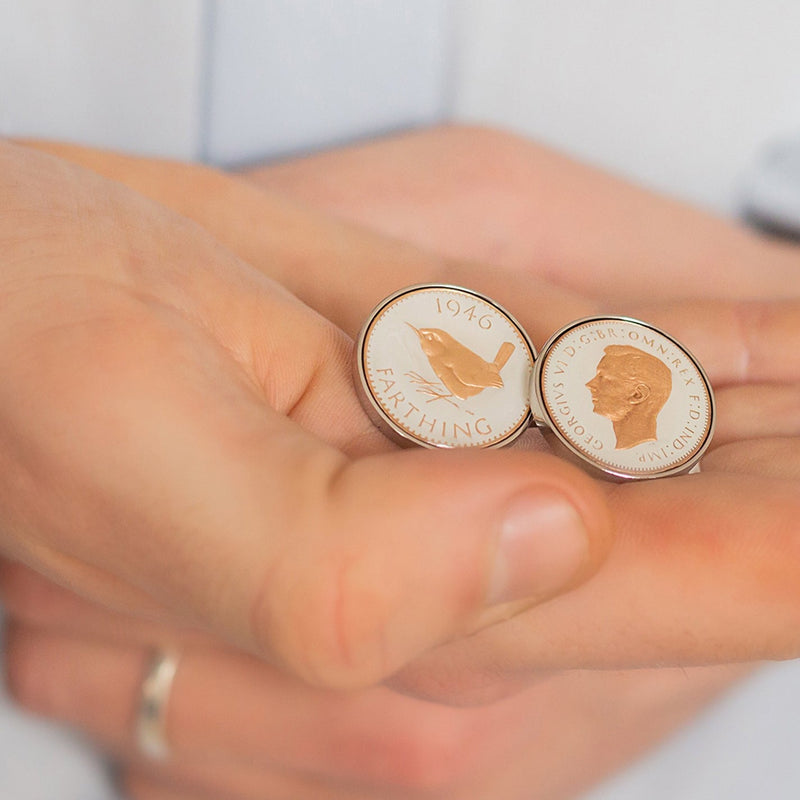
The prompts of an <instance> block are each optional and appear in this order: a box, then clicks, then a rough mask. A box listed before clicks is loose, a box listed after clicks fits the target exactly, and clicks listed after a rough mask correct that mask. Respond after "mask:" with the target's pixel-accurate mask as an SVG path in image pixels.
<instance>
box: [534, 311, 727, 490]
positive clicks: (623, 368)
mask: <svg viewBox="0 0 800 800" xmlns="http://www.w3.org/2000/svg"><path fill="white" fill-rule="evenodd" d="M531 406H532V412H533V417H534V421H535V422H536V424H537V425H539V426H541V427H543V428H544V429H545V430H546V431H547V432H548V433H549V437H548V438H549V439H550V440H551V442H552V443H554V445H555V448H556V449H557V450H560V451H561V453H562V454H563V455H567V456H568V457H571V458H573V459H577V460H578V461H579V462H580V463H581V464H582V465H583V466H587V467H588V468H589V470H590V471H591V472H593V473H594V474H596V475H598V476H600V477H605V478H611V479H614V480H629V479H642V478H644V479H646V478H660V477H667V476H672V475H679V474H683V473H685V472H689V471H691V470H692V469H693V468H695V467H696V465H697V464H698V462H699V460H700V457H701V456H702V454H703V452H704V451H705V450H706V448H707V447H708V445H709V443H710V442H711V437H712V435H713V430H714V394H713V391H712V389H711V384H710V382H709V380H708V378H707V376H706V374H705V372H704V371H703V368H702V367H701V366H700V364H699V363H698V362H697V360H696V359H695V358H694V356H692V354H691V353H690V352H689V351H688V350H687V349H686V348H685V347H684V346H683V345H681V344H680V343H679V342H677V341H676V340H675V339H673V338H672V337H671V336H669V334H667V333H665V332H664V331H661V330H659V329H658V328H655V327H653V326H652V325H649V324H647V323H644V322H640V321H638V320H634V319H630V318H628V317H590V318H587V319H582V320H577V321H575V322H572V323H570V324H569V325H567V326H566V327H564V328H562V329H561V330H560V331H558V332H557V333H556V334H554V335H553V336H552V337H551V338H550V340H549V341H548V342H547V343H546V344H545V346H544V348H543V349H542V353H541V355H540V356H539V358H538V360H537V362H536V366H535V368H534V372H533V378H532V385H531Z"/></svg>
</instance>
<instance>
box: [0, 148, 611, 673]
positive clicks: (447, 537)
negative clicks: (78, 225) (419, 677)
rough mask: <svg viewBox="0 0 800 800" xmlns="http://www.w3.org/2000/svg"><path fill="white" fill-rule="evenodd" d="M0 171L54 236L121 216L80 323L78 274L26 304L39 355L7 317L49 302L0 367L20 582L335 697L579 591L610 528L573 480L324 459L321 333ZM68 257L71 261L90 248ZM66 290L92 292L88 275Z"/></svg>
mask: <svg viewBox="0 0 800 800" xmlns="http://www.w3.org/2000/svg"><path fill="white" fill-rule="evenodd" d="M4 152H6V151H4ZM6 157H7V160H8V161H9V163H10V164H11V166H12V167H14V168H16V169H17V172H18V173H19V175H21V176H23V177H26V176H27V177H29V178H30V179H31V181H32V183H26V184H25V191H24V193H23V194H24V196H23V197H20V198H18V199H19V200H20V202H23V203H29V204H32V205H31V208H32V209H33V210H36V209H38V208H39V206H38V205H37V203H38V202H39V200H38V194H37V192H36V191H34V188H35V183H36V181H37V180H38V181H44V182H45V184H46V187H45V188H47V190H48V192H49V194H48V196H53V197H55V198H59V197H60V196H61V195H60V194H58V193H57V192H54V187H56V188H57V187H58V185H60V184H59V183H58V182H59V181H63V182H64V188H65V192H66V196H67V198H68V201H67V200H65V201H64V202H65V203H66V204H67V206H68V208H65V209H64V215H65V216H67V217H69V218H72V217H74V215H75V213H76V212H75V209H74V207H73V206H77V207H78V208H80V207H81V205H80V204H81V203H84V202H85V203H87V204H89V205H90V206H91V208H90V210H91V212H92V214H94V215H97V214H100V211H98V209H97V206H98V200H97V197H100V198H105V202H106V203H108V204H110V205H112V206H113V207H114V208H115V209H116V211H117V214H119V215H122V216H125V215H127V217H126V219H127V222H126V224H125V235H124V237H122V239H121V240H120V241H122V242H124V247H123V250H122V254H121V255H120V256H119V259H118V260H119V264H120V265H119V266H118V267H117V268H115V269H114V270H113V271H112V277H113V280H112V281H111V283H112V284H113V285H112V286H109V285H108V281H100V282H99V287H100V288H98V289H97V292H98V295H97V298H96V299H97V301H98V302H100V308H101V310H102V313H101V317H102V318H101V319H100V320H99V321H98V320H97V319H95V317H94V316H92V315H94V314H95V313H97V312H96V311H95V310H94V308H95V304H94V303H92V304H89V305H91V306H92V309H91V310H90V311H87V303H88V301H87V283H84V282H83V278H84V276H83V275H82V273H79V276H80V280H81V283H80V287H81V291H79V292H78V291H76V292H75V293H74V296H73V293H71V292H65V291H63V290H62V291H58V292H56V291H54V290H52V291H50V293H49V294H46V296H45V297H44V299H42V300H41V302H40V304H41V305H42V307H43V308H47V310H48V316H47V317H46V318H47V319H48V320H50V315H53V316H54V317H55V319H57V320H59V322H63V324H62V327H61V329H60V330H59V336H58V337H49V336H44V335H41V334H40V332H39V329H38V328H37V327H36V326H37V325H38V322H37V321H36V320H37V319H38V320H40V319H41V318H42V317H41V314H42V313H44V311H43V308H40V309H39V313H38V314H37V315H33V314H32V313H26V311H30V305H29V304H30V303H31V302H33V299H34V298H36V299H37V300H38V299H39V298H40V294H39V292H41V291H46V290H48V287H49V286H50V284H49V282H48V281H45V282H39V283H38V285H37V286H36V287H34V286H33V283H31V284H28V283H25V284H24V286H23V289H24V291H22V290H21V291H19V292H18V293H17V295H16V296H15V300H16V302H17V303H18V308H17V311H18V313H19V317H20V319H21V320H23V321H24V322H25V324H24V325H20V326H19V327H16V328H13V330H12V329H11V327H9V328H8V330H6V331H4V334H5V336H6V337H7V338H6V340H5V344H7V345H8V349H7V350H6V351H5V352H8V353H15V354H16V353H27V354H29V356H28V357H27V358H24V359H23V358H9V359H8V363H7V364H6V371H5V372H4V375H5V381H6V385H8V386H13V387H14V390H13V392H10V391H7V392H6V393H5V395H4V398H3V400H4V403H5V406H4V419H5V421H6V424H7V427H8V430H11V431H13V432H14V436H15V440H14V441H15V447H16V449H13V450H11V451H8V450H7V451H6V452H13V453H14V454H15V457H16V458H17V461H14V462H12V463H13V464H14V469H15V470H17V472H15V473H14V474H15V475H17V474H18V475H23V476H24V475H30V474H32V475H34V476H35V478H36V479H35V480H34V481H31V482H30V484H26V485H29V486H30V487H31V488H30V489H29V493H30V496H29V495H26V494H24V493H23V496H22V497H23V499H22V501H20V500H19V499H18V497H19V496H18V495H16V494H14V495H11V496H9V497H6V502H5V504H4V508H3V511H4V513H5V519H4V522H5V523H6V525H7V527H8V529H10V530H11V531H12V532H13V533H14V536H15V539H14V543H13V546H14V547H15V548H16V550H12V551H11V552H12V554H13V555H15V557H17V558H18V559H19V560H22V561H25V562H26V563H29V564H31V565H35V566H37V567H38V568H41V569H43V570H45V571H46V572H47V573H48V574H49V575H51V576H54V577H56V578H57V579H59V580H60V581H61V582H66V583H71V584H72V585H74V584H75V583H76V582H77V579H78V577H83V575H84V571H83V565H89V567H91V568H95V569H99V570H101V571H105V572H106V573H108V575H110V576H113V577H115V578H120V579H121V580H122V581H124V582H126V583H130V584H132V585H133V586H135V587H138V588H139V589H141V590H143V591H145V592H147V593H148V594H150V595H151V596H152V597H153V598H154V599H155V600H156V601H158V602H160V603H161V604H163V605H165V606H167V607H170V608H173V609H175V610H177V611H179V612H181V614H182V615H183V617H184V619H187V620H190V621H191V622H192V623H194V624H197V625H200V626H204V627H206V628H207V629H209V630H211V631H214V632H215V633H217V634H219V635H222V636H223V637H224V638H225V639H226V640H227V641H229V642H233V643H235V644H237V645H239V646H243V647H245V648H248V649H249V650H251V651H255V652H257V653H259V654H261V655H263V656H264V657H266V658H269V659H272V660H273V661H274V662H275V663H278V664H281V665H282V666H283V667H284V668H286V669H288V670H290V671H292V672H293V673H295V674H297V675H301V676H303V677H304V678H305V679H306V680H308V681H312V682H316V683H319V684H321V685H330V686H339V687H342V686H358V685H365V684H369V683H373V682H377V681H379V680H381V679H382V678H384V677H385V676H387V675H388V674H391V673H392V672H393V671H395V670H396V669H397V668H398V667H399V666H401V665H402V664H403V663H405V662H406V661H407V660H409V659H410V658H412V657H414V656H415V655H417V654H418V653H420V652H422V651H424V650H426V649H428V648H429V647H430V646H432V645H434V644H436V643H438V642H441V641H443V640H446V639H449V638H451V637H453V636H456V635H461V634H463V633H464V632H467V631H471V630H474V629H475V628H476V627H479V626H481V625H483V624H487V623H488V622H491V621H493V620H496V619H498V618H504V617H506V616H508V615H509V614H512V613H516V612H517V611H519V610H520V609H521V608H524V607H527V606H528V605H530V603H535V602H540V601H541V600H543V599H545V598H547V597H550V596H552V595H553V594H555V593H556V592H558V591H562V590H566V589H567V588H568V587H571V586H572V585H574V584H576V583H578V582H580V581H581V580H584V579H585V578H586V577H587V576H588V575H589V574H590V573H592V572H593V571H594V570H595V569H596V567H597V565H598V564H599V562H600V561H601V560H602V556H603V553H604V550H605V548H606V544H607V538H608V535H609V522H608V517H607V514H606V512H605V510H604V508H605V502H604V499H603V497H602V495H601V494H600V492H599V490H598V489H597V487H595V486H594V484H593V483H592V482H591V481H589V480H588V479H587V478H586V477H585V476H583V475H582V474H581V473H580V472H579V471H577V470H575V469H574V468H572V467H571V466H568V465H566V464H564V463H562V462H558V461H557V460H555V459H553V458H551V457H549V456H546V455H542V454H527V453H516V454H512V453H508V454H503V453H495V454H469V453H464V454H456V453H421V452H414V453H411V452H404V453H393V452H390V453H385V452H384V453H381V454H379V455H373V456H369V457H365V458H360V459H350V458H348V457H347V456H346V455H344V454H343V453H342V452H341V450H340V449H337V448H335V447H331V446H329V445H327V444H326V443H325V442H324V441H323V437H322V430H323V429H325V428H328V427H330V426H334V427H337V429H338V430H337V432H336V433H335V434H333V437H334V438H335V439H337V440H339V442H341V441H348V440H351V439H352V437H356V438H357V437H359V436H367V435H369V434H368V432H367V429H368V427H369V426H368V423H367V421H366V418H365V416H364V414H363V412H362V411H361V410H360V408H359V405H358V402H357V400H356V399H355V396H354V391H353V388H352V380H351V376H350V366H349V360H350V352H349V348H350V343H349V342H348V341H347V340H346V339H345V338H344V337H343V335H342V334H341V333H340V332H338V331H337V330H336V329H335V328H333V326H332V325H330V323H328V322H326V321H325V320H323V319H321V318H320V317H319V316H318V315H316V314H314V313H312V312H310V311H309V310H308V309H307V308H306V307H304V306H303V305H301V304H300V303H299V302H298V301H297V300H296V299H294V298H293V297H291V296H289V295H288V294H287V293H286V292H284V291H282V290H280V289H279V288H278V287H276V286H275V285H274V284H272V283H271V282H270V281H267V280H266V279H264V278H263V276H260V275H258V274H257V273H255V272H254V271H252V270H250V269H249V268H248V267H247V265H246V264H243V263H242V262H240V261H239V260H238V259H236V258H235V257H233V256H232V255H230V254H229V253H227V252H226V251H224V250H223V249H222V248H220V247H219V245H218V244H216V243H215V242H213V241H212V240H210V239H209V237H208V236H207V235H206V234H204V233H203V232H202V231H200V230H199V229H196V227H194V226H191V225H189V223H184V222H181V221H179V220H176V219H175V218H174V217H170V216H169V215H167V217H166V218H165V217H164V212H163V210H162V209H159V208H157V207H156V206H154V205H152V204H150V203H147V202H146V201H144V200H143V199H141V198H137V197H135V196H133V195H132V194H131V193H130V192H129V191H127V190H124V188H122V187H119V186H112V185H111V184H108V183H104V182H102V181H101V180H100V179H99V178H92V177H91V176H89V177H86V176H85V175H83V174H82V173H80V171H79V170H78V169H77V168H74V167H73V168H70V167H63V166H60V167H58V168H56V167H53V168H52V169H50V167H51V166H52V165H51V163H50V162H51V159H48V158H45V157H43V156H41V155H38V154H35V155H31V154H26V156H25V158H23V159H22V164H21V166H20V164H19V163H18V161H17V160H15V153H14V148H11V149H10V150H8V151H7V152H6ZM31 163H32V164H33V165H34V167H35V168H34V167H31V166H30V164H31ZM17 172H13V169H12V173H13V174H17ZM42 176H44V177H42ZM83 181H86V184H85V186H88V187H90V189H86V188H85V186H84V183H83ZM12 184H13V181H12V182H9V183H7V186H6V188H7V189H8V191H10V192H12V194H13V192H14V191H15V189H14V186H15V185H16V184H13V185H12ZM76 185H77V186H78V187H84V188H81V189H76V188H75V187H76ZM84 190H85V191H86V192H89V195H90V198H89V199H86V198H85V197H84V194H83V193H82V192H84ZM95 195H97V196H95ZM14 196H15V197H16V195H14ZM54 202H56V203H58V202H61V201H60V200H58V199H57V200H56V201H54ZM101 205H102V204H101ZM70 215H71V216H70ZM99 218H100V220H105V217H103V216H102V214H100V217H99ZM37 219H38V218H37ZM106 222H108V225H109V226H111V227H110V229H109V230H108V231H106V230H103V235H104V236H105V235H108V236H111V235H112V234H113V233H114V228H113V225H114V222H113V220H111V221H108V220H106ZM37 224H38V223H37ZM54 224H55V223H54ZM96 227H98V228H102V225H101V224H100V223H98V224H97V226H96ZM116 235H118V232H117V234H116ZM59 236H63V237H65V238H64V242H65V246H68V248H69V247H72V246H73V238H74V232H72V231H71V229H70V227H69V226H65V225H63V224H61V225H60V227H56V229H55V233H53V235H52V237H51V239H50V240H49V241H50V242H51V243H52V242H54V241H60V239H59V238H58V237H59ZM115 241H116V240H115ZM94 244H98V243H94ZM107 245H108V242H105V240H104V246H107ZM98 246H99V244H98ZM20 247H22V245H20ZM74 247H76V248H78V251H79V254H82V253H83V251H82V250H81V248H86V254H87V258H88V257H89V255H90V253H91V250H92V247H93V240H92V238H91V232H87V233H86V235H85V236H83V237H82V238H81V239H80V241H79V242H78V243H75V244H74ZM69 252H71V250H70V251H69ZM15 263H16V262H15ZM164 264H169V265H170V267H169V269H166V270H165V269H164V266H163V265H164ZM68 267H69V269H71V270H76V269H79V268H80V265H76V264H74V263H72V261H71V260H69V258H66V260H63V259H61V258H57V259H56V267H55V268H54V269H55V272H56V273H57V274H58V275H59V276H60V277H63V278H64V279H65V280H67V281H68V285H70V286H71V285H72V284H70V283H69V281H72V279H73V278H72V277H70V275H71V274H72V273H70V274H67V268H68ZM40 268H42V269H44V267H40ZM87 269H88V270H89V273H90V275H89V277H97V275H102V274H104V273H102V272H101V265H100V264H99V263H98V261H97V259H96V258H91V259H90V260H89V266H88V267H87ZM95 273H97V274H95ZM49 274H50V273H48V275H49ZM117 281H119V283H120V285H119V286H118V285H116V282H117ZM95 283H96V282H95V281H88V284H90V285H91V286H94V285H95ZM62 289H63V287H62ZM141 293H145V294H146V296H148V297H154V298H156V300H154V301H153V303H149V302H148V303H143V302H142V301H141V299H140V294H141ZM91 296H92V297H94V295H91ZM73 302H74V305H73V304H72V303H73ZM65 314H66V315H67V318H66V319H63V315H65ZM85 314H89V320H90V323H91V324H88V323H86V319H85V317H83V316H82V315H85ZM59 315H60V316H59ZM76 319H80V320H82V323H80V324H79V322H78V321H76ZM109 319H110V320H111V321H110V322H109ZM12 345H14V346H12ZM16 345H19V346H18V347H17V346H16ZM31 348H33V350H32V349H31ZM31 353H34V354H35V358H33V357H30V354H31ZM54 397H57V398H58V402H57V403H54V402H53V398H54ZM120 432H124V435H121V434H120ZM315 434H316V435H315ZM54 442H55V443H57V446H53V443H54ZM109 442H116V443H118V446H117V447H116V448H114V449H112V450H111V451H110V450H109ZM384 449H385V448H384ZM110 531H111V532H113V535H109V532H110ZM76 565H77V566H76Z"/></svg>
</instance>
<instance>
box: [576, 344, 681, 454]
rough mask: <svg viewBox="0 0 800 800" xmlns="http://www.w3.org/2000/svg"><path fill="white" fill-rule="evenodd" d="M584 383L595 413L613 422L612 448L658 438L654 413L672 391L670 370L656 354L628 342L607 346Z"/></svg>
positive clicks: (624, 446) (619, 448)
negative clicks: (593, 370)
mask: <svg viewBox="0 0 800 800" xmlns="http://www.w3.org/2000/svg"><path fill="white" fill-rule="evenodd" d="M603 352H604V355H603V357H602V358H601V359H600V363H599V364H598V365H597V371H596V373H595V376H594V377H593V378H592V379H591V380H590V381H588V382H587V384H586V386H587V387H588V389H589V391H590V392H591V393H592V402H593V404H594V412H595V414H600V415H601V416H604V417H607V418H608V419H610V420H611V422H612V423H613V425H614V434H615V436H616V440H617V442H616V449H617V450H627V449H629V448H631V447H635V446H636V445H637V444H642V443H643V442H650V441H654V440H656V439H658V430H657V429H658V415H659V413H660V411H661V409H662V408H664V405H665V404H666V402H667V400H668V399H669V396H670V394H671V393H672V373H671V371H670V369H669V367H668V366H667V365H666V364H665V363H664V362H663V361H661V359H659V358H656V356H654V355H652V354H650V353H646V352H645V351H644V350H640V349H639V348H638V347H633V346H631V345H609V346H608V347H606V348H605V350H604V351H603Z"/></svg>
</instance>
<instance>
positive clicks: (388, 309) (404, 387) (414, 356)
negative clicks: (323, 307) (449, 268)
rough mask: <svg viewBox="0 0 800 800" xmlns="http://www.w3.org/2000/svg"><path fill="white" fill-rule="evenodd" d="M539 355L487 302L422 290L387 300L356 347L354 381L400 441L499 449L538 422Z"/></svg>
mask: <svg viewBox="0 0 800 800" xmlns="http://www.w3.org/2000/svg"><path fill="white" fill-rule="evenodd" d="M535 358H536V351H535V349H534V347H533V344H532V343H531V341H530V339H529V338H528V335H527V334H526V333H525V331H524V330H523V328H522V326H521V325H520V324H519V323H518V322H517V321H516V320H515V319H514V317H513V316H512V315H511V314H509V313H508V311H506V310H505V309H504V308H502V307H501V306H499V305H498V304H497V303H495V302H494V301H493V300H491V299H490V298H488V297H486V296H485V295H482V294H480V293H479V292H474V291H472V290H470V289H464V288H463V287H460V286H450V285H447V284H420V285H417V286H410V287H408V288H405V289H401V290H400V291H398V292H395V293H394V294H392V295H390V296H389V297H387V298H385V299H384V300H382V301H381V302H380V303H379V304H378V305H377V306H376V307H375V309H374V310H373V311H372V313H371V314H370V315H369V317H368V319H367V322H366V323H365V325H364V327H363V329H362V330H361V334H360V335H359V337H358V344H357V347H356V385H357V387H358V389H359V395H360V398H361V402H362V404H363V405H364V408H365V410H366V411H367V413H368V414H369V416H370V418H371V419H372V420H373V422H374V423H375V424H376V425H377V426H378V427H379V428H381V430H383V431H384V432H385V433H387V434H388V435H389V436H390V437H391V438H393V439H394V440H395V441H397V442H399V443H400V444H404V445H418V446H422V447H430V448H445V449H454V448H469V447H481V448H486V447H500V446H503V445H506V444H509V443H510V442H512V441H513V440H514V439H516V438H517V437H518V436H519V435H520V434H521V433H522V432H523V431H525V430H526V429H527V428H528V427H529V425H530V422H531V412H530V380H531V375H532V373H533V364H534V361H535Z"/></svg>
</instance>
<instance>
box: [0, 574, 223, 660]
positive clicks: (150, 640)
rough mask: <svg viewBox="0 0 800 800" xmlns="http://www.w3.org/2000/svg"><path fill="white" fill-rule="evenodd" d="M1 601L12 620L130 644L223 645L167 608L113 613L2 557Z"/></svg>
mask: <svg viewBox="0 0 800 800" xmlns="http://www.w3.org/2000/svg"><path fill="white" fill-rule="evenodd" d="M0 602H1V603H2V606H3V613H4V615H5V616H6V617H7V618H10V619H13V620H15V621H18V622H24V623H26V624H27V625H31V626H34V627H37V628H40V629H43V630H49V631H55V632H61V633H68V634H77V635H80V636H83V637H88V638H92V639H102V640H105V641H110V642H116V643H118V644H125V645H128V646H130V645H137V644H138V645H143V646H149V647H155V646H159V647H170V648H172V647H188V646H193V647H197V646H200V645H205V646H208V647H210V646H218V644H219V643H218V642H216V641H215V640H214V639H212V638H211V637H209V636H207V635H205V634H203V633H201V632H199V631H197V630H192V629H191V628H188V627H186V625H185V624H181V623H182V622H183V621H182V620H181V619H180V618H179V617H177V615H175V614H174V613H172V612H170V611H169V610H168V609H166V608H164V607H163V606H157V607H156V608H155V610H154V611H153V613H145V612H144V611H143V610H141V609H140V610H139V613H138V614H134V613H123V612H120V611H116V612H115V611H112V610H110V609H109V608H108V607H107V606H105V605H100V604H98V603H93V602H90V601H89V600H87V599H85V598H84V597H82V596H81V595H79V594H76V593H75V592H72V591H70V590H69V589H65V588H64V587H62V586H59V585H58V584H56V583H53V582H52V581H49V580H47V579H46V578H45V577H43V576H42V575H39V574H38V573H37V572H34V571H33V570H31V569H29V568H27V567H25V566H23V565H21V564H14V563H12V562H9V561H4V560H2V559H0Z"/></svg>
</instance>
